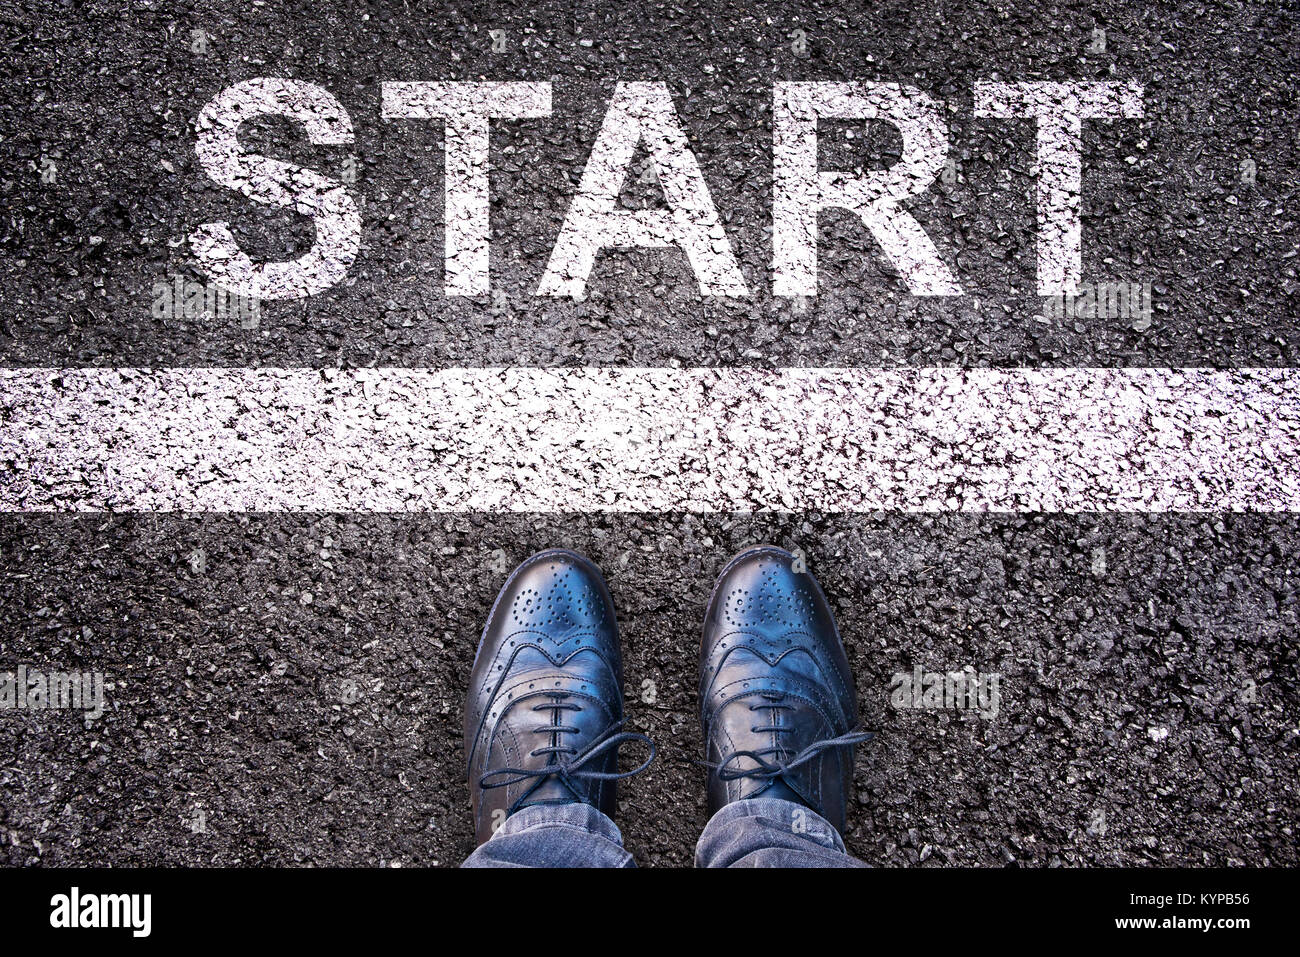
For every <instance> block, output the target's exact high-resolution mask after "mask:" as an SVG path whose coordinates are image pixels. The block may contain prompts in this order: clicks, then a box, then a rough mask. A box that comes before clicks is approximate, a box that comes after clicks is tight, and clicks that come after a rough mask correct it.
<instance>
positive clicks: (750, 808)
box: [695, 797, 866, 867]
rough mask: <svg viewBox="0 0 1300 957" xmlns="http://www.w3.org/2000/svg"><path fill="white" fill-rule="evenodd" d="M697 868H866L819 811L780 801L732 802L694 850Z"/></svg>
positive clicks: (719, 813) (702, 836) (758, 799)
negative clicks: (849, 850) (850, 853)
mask: <svg viewBox="0 0 1300 957" xmlns="http://www.w3.org/2000/svg"><path fill="white" fill-rule="evenodd" d="M695 866H696V867H866V865H865V864H863V863H862V862H861V861H859V860H858V859H857V858H854V857H850V856H849V854H848V852H847V851H845V850H844V841H843V840H842V839H841V838H840V832H839V831H837V830H835V828H833V827H831V824H830V821H828V820H826V819H825V818H824V817H822V816H821V815H820V814H818V813H817V812H815V811H813V810H811V809H810V808H807V807H805V806H804V805H802V804H796V803H794V802H793V801H783V800H781V799H780V798H762V797H760V798H753V799H751V800H745V801H736V802H735V803H733V804H727V805H725V806H723V807H722V808H720V809H719V810H718V813H717V814H715V815H713V817H712V819H710V821H709V823H708V824H707V825H706V826H705V828H704V833H702V834H701V835H700V842H699V843H698V844H697V845H696V846H695Z"/></svg>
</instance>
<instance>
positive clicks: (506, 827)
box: [491, 801, 623, 847]
mask: <svg viewBox="0 0 1300 957" xmlns="http://www.w3.org/2000/svg"><path fill="white" fill-rule="evenodd" d="M545 827H572V828H576V829H578V830H580V831H586V832H587V833H588V834H594V835H596V836H597V837H603V838H605V840H607V841H613V842H614V843H615V844H617V845H618V846H619V847H622V846H623V834H622V832H621V831H619V829H618V825H617V824H615V823H614V822H613V821H611V820H610V819H609V818H608V817H607V816H606V815H605V814H602V813H601V812H600V811H599V810H597V809H596V808H594V807H592V806H591V805H590V804H582V803H581V802H578V801H574V802H572V803H570V804H530V805H529V806H528V807H525V808H520V809H519V810H518V811H516V812H515V813H514V814H511V815H510V816H509V817H508V818H506V819H505V823H504V824H502V825H501V826H500V827H499V828H497V830H496V832H495V833H493V835H492V838H491V839H492V840H495V839H496V838H498V837H502V836H504V835H506V834H523V833H524V832H525V831H531V830H534V829H536V828H545Z"/></svg>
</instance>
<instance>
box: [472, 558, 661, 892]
mask: <svg viewBox="0 0 1300 957" xmlns="http://www.w3.org/2000/svg"><path fill="white" fill-rule="evenodd" d="M622 728H623V664H622V657H621V655H620V653H619V643H618V623H617V622H616V620H615V618H614V606H613V602H612V600H611V599H610V596H609V589H608V588H606V587H605V581H604V579H603V578H601V576H600V571H599V570H598V569H597V568H596V566H595V565H593V564H592V563H591V562H589V561H587V559H585V558H583V557H582V556H581V555H577V554H574V553H573V552H569V551H565V550H563V549H558V548H557V549H551V550H549V551H545V552H540V553H539V554H537V555H534V556H533V557H532V558H529V559H528V560H527V561H525V562H524V563H523V564H522V565H520V566H519V567H518V568H517V569H515V571H514V572H513V573H512V574H511V575H510V577H509V579H507V580H506V583H505V586H504V587H503V588H502V589H501V594H500V595H498V596H497V600H496V603H495V604H494V605H493V606H492V611H491V613H490V614H489V615H488V620H487V624H486V625H485V626H484V628H483V637H482V639H481V640H480V641H479V648H478V654H477V655H476V656H475V658H474V667H473V669H472V670H471V672H470V685H469V696H468V700H467V701H466V703H465V754H466V755H467V757H468V759H469V789H470V801H471V804H472V805H473V811H474V831H475V835H476V837H477V838H478V843H479V845H480V847H479V849H478V850H477V851H475V852H474V853H473V854H472V855H471V856H470V858H469V860H468V861H466V862H465V863H466V864H467V865H468V866H471V867H476V866H506V867H509V866H516V867H523V866H537V867H546V866H554V867H584V866H585V867H627V866H629V865H630V864H631V856H630V855H629V854H628V853H627V852H626V851H625V850H623V841H622V836H621V835H620V834H619V831H618V828H617V827H615V826H614V822H613V821H611V820H610V815H612V814H613V813H614V809H615V807H616V806H617V801H616V797H615V787H616V785H617V782H618V780H619V779H620V778H625V777H628V776H630V775H633V774H637V773H639V772H641V771H643V770H645V768H646V767H647V766H649V764H650V761H651V759H653V757H654V745H653V744H651V742H650V739H649V738H647V737H646V736H645V735H643V734H633V733H631V732H627V731H623V730H622ZM632 741H636V742H639V743H641V744H645V745H647V746H649V748H650V757H649V758H647V759H646V761H645V763H644V764H642V765H641V766H640V767H639V768H637V769H636V770H634V771H623V772H620V771H619V770H618V749H619V747H620V746H621V745H623V744H625V743H628V742H632Z"/></svg>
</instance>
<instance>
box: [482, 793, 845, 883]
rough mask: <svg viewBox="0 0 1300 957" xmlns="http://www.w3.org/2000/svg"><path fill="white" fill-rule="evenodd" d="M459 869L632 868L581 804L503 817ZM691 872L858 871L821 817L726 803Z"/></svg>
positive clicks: (774, 806)
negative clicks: (741, 869)
mask: <svg viewBox="0 0 1300 957" xmlns="http://www.w3.org/2000/svg"><path fill="white" fill-rule="evenodd" d="M462 866H463V867H635V866H636V864H635V863H634V862H633V860H632V855H631V854H629V853H628V852H627V851H626V850H624V849H623V835H622V834H621V833H619V830H618V827H617V825H615V824H614V822H613V821H611V820H610V819H609V818H608V817H606V816H605V815H604V814H601V813H600V811H598V810H596V809H595V808H594V807H591V806H590V805H588V804H537V805H534V806H532V807H526V808H523V809H522V810H520V811H517V812H516V813H514V814H512V815H510V817H508V818H506V820H505V823H504V824H502V825H501V827H500V829H499V830H498V831H497V832H496V833H495V834H494V835H492V839H491V840H490V841H488V842H487V843H485V844H483V845H482V846H480V847H479V848H478V850H476V851H475V852H474V853H473V854H471V855H470V856H469V857H468V859H466V861H465V863H464V864H463V865H462ZM695 866H696V867H865V866H866V865H865V864H863V863H862V862H861V861H859V860H857V859H855V858H852V857H850V856H849V854H848V852H847V851H846V850H845V849H844V841H843V839H841V838H840V835H839V832H838V831H836V830H835V828H833V827H832V826H831V824H830V822H829V821H827V820H826V819H825V818H824V817H822V816H821V815H820V814H817V813H816V812H814V811H810V810H809V809H808V808H806V807H803V806H802V805H800V804H795V803H794V802H792V801H782V800H779V799H778V798H754V799H752V800H749V801H736V802H734V803H732V804H727V805H725V806H724V807H722V808H720V809H719V810H718V813H717V814H715V815H713V818H712V819H711V820H710V821H709V823H708V824H707V825H705V828H704V833H702V834H701V835H700V840H699V843H698V844H696V845H695Z"/></svg>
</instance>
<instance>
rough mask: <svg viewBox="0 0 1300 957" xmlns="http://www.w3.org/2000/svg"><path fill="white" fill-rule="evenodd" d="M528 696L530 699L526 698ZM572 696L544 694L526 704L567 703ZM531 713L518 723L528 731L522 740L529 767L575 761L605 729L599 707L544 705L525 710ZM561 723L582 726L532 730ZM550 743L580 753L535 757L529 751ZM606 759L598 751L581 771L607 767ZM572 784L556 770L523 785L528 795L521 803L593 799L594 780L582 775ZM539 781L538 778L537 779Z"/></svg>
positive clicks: (546, 746)
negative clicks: (551, 696) (536, 708)
mask: <svg viewBox="0 0 1300 957" xmlns="http://www.w3.org/2000/svg"><path fill="white" fill-rule="evenodd" d="M526 700H528V699H526ZM573 701H574V699H573V698H572V697H559V698H549V697H542V698H537V699H532V700H528V703H527V704H526V705H525V707H527V708H529V709H531V708H532V707H533V706H534V705H538V706H540V705H543V704H555V705H559V704H563V703H572V702H573ZM525 714H526V715H527V717H522V715H521V719H522V720H521V723H520V724H519V725H517V726H516V731H518V730H520V729H522V730H524V731H526V732H528V733H526V734H523V735H521V738H520V740H521V743H522V744H526V745H527V748H526V750H525V751H524V755H525V757H524V765H525V766H526V767H529V768H538V769H541V768H544V767H546V766H547V765H559V764H562V763H572V762H573V761H574V760H575V759H576V758H577V757H578V755H580V754H581V753H582V752H583V751H584V750H586V749H587V748H588V747H590V746H591V744H592V743H593V742H594V741H595V740H596V738H597V736H598V735H599V734H600V733H601V732H602V731H603V730H604V729H603V728H602V727H598V725H600V723H601V721H602V716H601V714H600V713H599V709H596V708H587V707H584V708H583V710H581V711H573V710H571V709H567V708H562V709H552V708H540V709H539V710H537V711H531V710H529V711H527V712H525ZM548 725H549V726H557V727H558V726H560V725H563V726H565V727H568V728H576V729H578V730H577V732H576V733H574V732H567V731H566V732H551V733H546V732H536V733H534V732H532V731H531V729H532V728H540V727H544V726H548ZM549 747H564V748H572V749H574V751H576V752H577V753H576V754H574V753H568V752H563V753H558V754H540V755H537V756H535V757H533V756H531V755H529V753H528V752H529V751H533V750H538V749H541V748H549ZM605 761H606V756H605V755H598V756H597V757H595V758H593V759H592V760H590V761H587V762H586V763H584V764H583V765H582V767H581V768H580V769H579V770H580V771H604V770H608V769H607V768H605V767H604V762H605ZM572 780H573V784H572V786H569V785H568V784H565V782H564V780H563V778H562V777H561V776H560V775H559V774H553V775H551V776H549V777H546V778H543V779H541V781H540V783H536V786H535V787H534V784H533V783H528V784H524V785H522V787H523V788H524V789H525V790H528V789H531V790H528V797H527V798H526V799H524V801H523V802H521V804H520V805H519V806H520V807H528V806H529V805H532V804H569V803H572V802H574V801H581V802H583V803H590V801H591V791H592V790H593V784H592V782H590V781H584V780H583V779H582V778H573V779H572ZM534 783H535V782H534Z"/></svg>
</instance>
